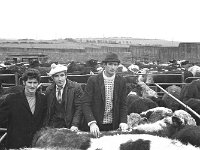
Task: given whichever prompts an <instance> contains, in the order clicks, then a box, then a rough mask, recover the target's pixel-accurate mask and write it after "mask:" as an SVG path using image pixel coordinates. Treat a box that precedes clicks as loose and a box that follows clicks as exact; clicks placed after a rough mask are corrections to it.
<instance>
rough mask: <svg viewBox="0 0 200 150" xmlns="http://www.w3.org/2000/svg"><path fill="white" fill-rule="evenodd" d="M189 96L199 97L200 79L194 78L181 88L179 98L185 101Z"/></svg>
mask: <svg viewBox="0 0 200 150" xmlns="http://www.w3.org/2000/svg"><path fill="white" fill-rule="evenodd" d="M190 98H195V99H200V80H194V81H192V82H191V83H188V84H186V85H185V86H184V87H183V88H182V89H181V93H180V100H181V101H183V102H186V101H187V100H189V99H190Z"/></svg>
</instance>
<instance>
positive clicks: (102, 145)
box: [35, 131, 199, 150]
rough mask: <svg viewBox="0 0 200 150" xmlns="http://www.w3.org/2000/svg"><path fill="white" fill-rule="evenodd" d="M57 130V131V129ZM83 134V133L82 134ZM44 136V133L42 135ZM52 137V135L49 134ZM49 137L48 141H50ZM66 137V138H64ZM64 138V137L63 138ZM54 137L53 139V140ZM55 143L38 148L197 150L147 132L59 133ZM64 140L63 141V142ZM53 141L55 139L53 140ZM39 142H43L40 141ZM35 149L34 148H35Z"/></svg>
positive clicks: (50, 149)
mask: <svg viewBox="0 0 200 150" xmlns="http://www.w3.org/2000/svg"><path fill="white" fill-rule="evenodd" d="M57 132H59V131H57ZM84 135H85V134H84ZM44 136H45V135H44ZM51 137H52V136H51ZM51 137H49V141H48V142H52V139H51ZM66 137H68V138H66ZM63 138H64V139H63ZM55 139H56V137H55V138H54V139H53V140H55ZM56 140H57V142H58V143H57V144H56V143H54V145H51V144H50V145H47V146H40V147H39V149H42V148H43V149H47V150H48V149H49V150H53V149H64V148H65V149H69V150H72V149H84V150H97V149H99V150H100V149H101V150H134V149H135V150H157V149H163V150H168V149H170V150H188V149H189V150H199V148H197V147H195V146H193V145H191V144H187V145H186V144H183V143H181V142H180V141H178V140H175V139H173V140H172V139H168V138H164V137H159V136H153V135H147V134H126V135H118V134H115V135H105V136H102V137H100V138H89V137H88V138H86V137H83V136H82V134H80V133H77V134H76V133H66V134H65V135H64V134H60V137H59V138H58V139H56ZM63 141H65V143H63ZM54 142H55V141H54ZM40 144H45V141H44V143H40ZM35 149H36V148H35Z"/></svg>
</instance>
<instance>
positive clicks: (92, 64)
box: [67, 59, 98, 75]
mask: <svg viewBox="0 0 200 150" xmlns="http://www.w3.org/2000/svg"><path fill="white" fill-rule="evenodd" d="M97 62H98V61H97V60H94V59H90V60H88V61H86V63H80V62H74V61H72V62H71V63H69V64H68V70H67V73H73V74H79V75H80V74H90V72H91V71H92V72H97V65H98V63H97Z"/></svg>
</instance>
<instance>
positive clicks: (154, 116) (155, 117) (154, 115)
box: [140, 107, 173, 123]
mask: <svg viewBox="0 0 200 150" xmlns="http://www.w3.org/2000/svg"><path fill="white" fill-rule="evenodd" d="M172 115H173V112H172V110H171V109H168V108H165V107H155V108H152V109H148V110H147V111H144V112H142V113H140V116H141V117H145V118H147V119H148V121H149V122H151V123H154V122H157V121H159V120H161V119H163V118H165V117H168V116H169V117H170V116H172Z"/></svg>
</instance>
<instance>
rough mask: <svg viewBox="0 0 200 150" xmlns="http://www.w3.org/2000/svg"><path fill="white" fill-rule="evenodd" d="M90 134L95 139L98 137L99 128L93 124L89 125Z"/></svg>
mask: <svg viewBox="0 0 200 150" xmlns="http://www.w3.org/2000/svg"><path fill="white" fill-rule="evenodd" d="M90 133H92V134H93V135H94V136H95V137H96V138H97V137H99V135H100V131H99V127H98V126H97V124H96V123H95V122H93V123H92V124H91V125H90Z"/></svg>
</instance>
